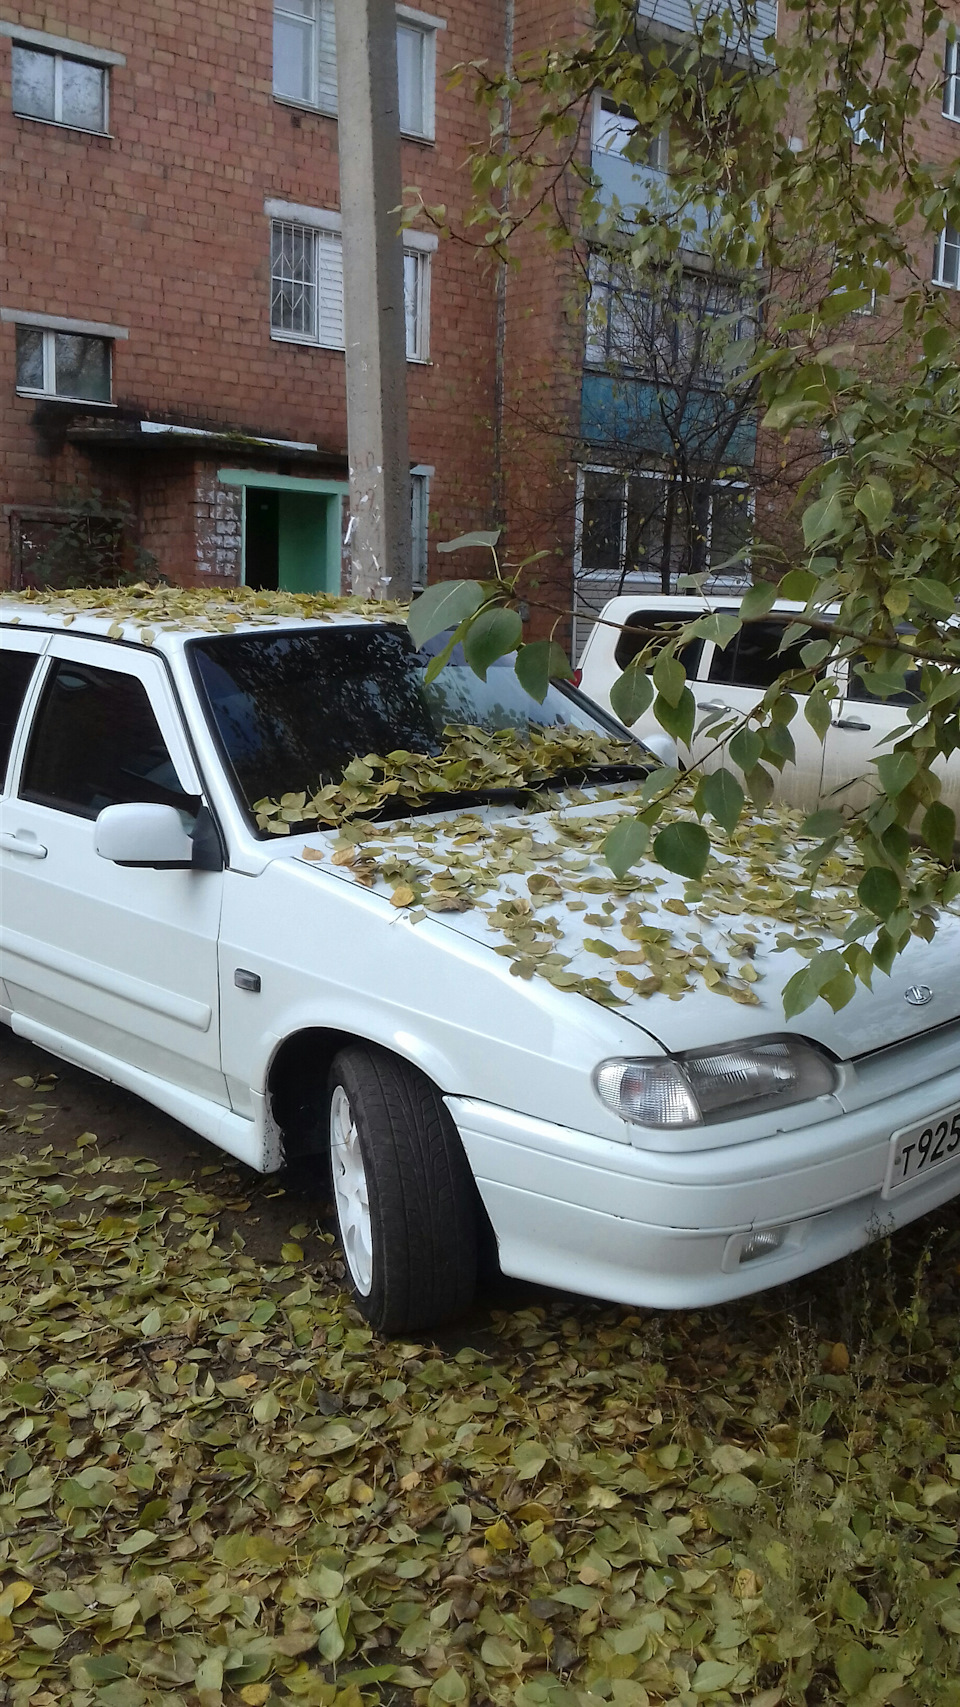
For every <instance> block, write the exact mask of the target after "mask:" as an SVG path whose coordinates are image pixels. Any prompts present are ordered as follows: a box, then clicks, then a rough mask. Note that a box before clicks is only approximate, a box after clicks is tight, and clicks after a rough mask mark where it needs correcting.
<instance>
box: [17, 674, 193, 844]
mask: <svg viewBox="0 0 960 1707" xmlns="http://www.w3.org/2000/svg"><path fill="white" fill-rule="evenodd" d="M20 792H21V794H22V796H23V798H24V799H25V800H34V801H36V802H37V804H38V805H40V806H54V807H56V808H57V809H58V810H59V811H61V812H73V813H75V814H76V815H77V816H78V817H81V818H96V817H97V815H98V813H100V812H102V811H103V809H104V807H105V806H116V805H123V804H130V803H132V802H134V801H148V802H152V803H155V804H158V805H161V806H176V807H178V808H180V809H182V810H185V811H190V812H193V813H195V812H196V805H197V803H196V801H195V800H191V799H190V797H189V796H188V795H185V794H184V792H183V789H182V788H181V786H180V782H179V779H178V777H177V773H176V771H175V770H174V768H173V763H172V760H171V758H170V754H169V753H168V752H167V748H166V744H165V742H164V739H163V736H162V735H161V733H160V729H159V726H158V724H157V720H156V718H155V717H154V714H153V711H152V710H151V707H150V701H149V699H148V698H147V691H146V688H145V687H144V686H143V683H142V682H139V681H137V679H136V677H135V676H126V675H120V674H119V673H118V672H116V671H114V670H101V669H100V668H99V667H98V666H96V665H91V664H73V663H70V662H69V661H68V660H67V659H58V660H57V662H56V663H55V664H54V665H53V668H52V670H51V673H50V679H49V681H48V682H47V685H46V687H45V688H44V691H43V697H42V699H41V701H40V707H39V709H38V711H37V715H36V719H35V721H34V725H33V729H32V732H31V735H30V745H29V747H28V749H27V758H26V763H25V766H24V774H23V781H22V784H21V789H20Z"/></svg>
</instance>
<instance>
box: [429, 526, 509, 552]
mask: <svg viewBox="0 0 960 1707" xmlns="http://www.w3.org/2000/svg"><path fill="white" fill-rule="evenodd" d="M500 532H501V530H500V528H496V529H495V530H494V531H493V532H492V533H490V532H485V531H484V530H482V529H481V530H480V531H479V532H476V533H461V534H458V535H457V537H456V539H445V540H442V541H441V543H440V544H439V545H438V546H437V550H438V551H469V550H471V548H472V547H473V546H475V545H485V546H488V547H489V548H490V550H492V549H493V547H494V546H495V545H496V544H497V542H498V541H499V538H500Z"/></svg>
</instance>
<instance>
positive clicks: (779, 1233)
mask: <svg viewBox="0 0 960 1707" xmlns="http://www.w3.org/2000/svg"><path fill="white" fill-rule="evenodd" d="M786 1236H787V1229H786V1227H768V1228H767V1229H766V1231H765V1232H763V1233H751V1234H750V1236H749V1238H747V1239H744V1241H743V1244H742V1245H741V1246H740V1261H741V1262H756V1261H757V1260H758V1258H759V1257H771V1256H773V1253H774V1251H778V1250H779V1249H780V1247H781V1245H782V1244H783V1241H784V1239H785V1238H786Z"/></svg>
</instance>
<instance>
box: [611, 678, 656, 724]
mask: <svg viewBox="0 0 960 1707" xmlns="http://www.w3.org/2000/svg"><path fill="white" fill-rule="evenodd" d="M652 699H653V683H652V682H651V680H650V677H649V676H648V675H647V672H646V670H645V669H643V668H641V666H639V665H638V664H631V665H630V666H629V667H628V668H627V669H626V670H624V672H623V674H622V676H618V677H617V679H616V681H615V682H614V684H613V686H612V688H611V689H610V704H611V707H612V709H613V711H614V712H615V714H616V716H617V717H619V719H620V721H621V723H625V724H626V725H627V727H628V728H629V727H630V725H631V724H633V723H636V722H637V721H638V719H639V718H641V717H642V716H643V714H644V712H645V711H646V710H647V708H648V706H649V705H650V702H651V700H652Z"/></svg>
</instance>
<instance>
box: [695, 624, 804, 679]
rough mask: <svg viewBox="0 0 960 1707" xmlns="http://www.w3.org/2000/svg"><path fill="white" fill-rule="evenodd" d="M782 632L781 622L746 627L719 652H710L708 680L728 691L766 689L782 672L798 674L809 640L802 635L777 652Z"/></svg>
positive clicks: (802, 665)
mask: <svg viewBox="0 0 960 1707" xmlns="http://www.w3.org/2000/svg"><path fill="white" fill-rule="evenodd" d="M783 630H784V625H783V623H782V622H749V623H746V624H745V625H744V627H743V628H741V630H740V632H739V634H736V635H735V636H734V638H733V639H732V640H731V641H730V644H729V645H728V646H726V647H724V649H723V651H721V650H720V647H719V646H718V647H717V648H716V650H715V651H714V654H713V657H712V659H711V660H710V680H711V681H712V682H725V683H727V684H728V686H730V687H738V688H769V687H772V685H773V683H774V682H775V681H776V680H777V677H778V676H782V675H783V673H784V671H785V670H802V669H803V668H804V663H803V659H802V657H801V656H800V654H801V652H802V650H803V648H804V647H805V646H806V645H807V644H808V641H809V639H810V636H809V635H805V636H804V638H803V639H802V640H798V641H796V642H795V643H794V644H793V645H792V646H788V647H786V648H785V650H784V651H782V652H781V651H780V650H779V646H780V642H781V640H782V639H783ZM818 673H819V672H818Z"/></svg>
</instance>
